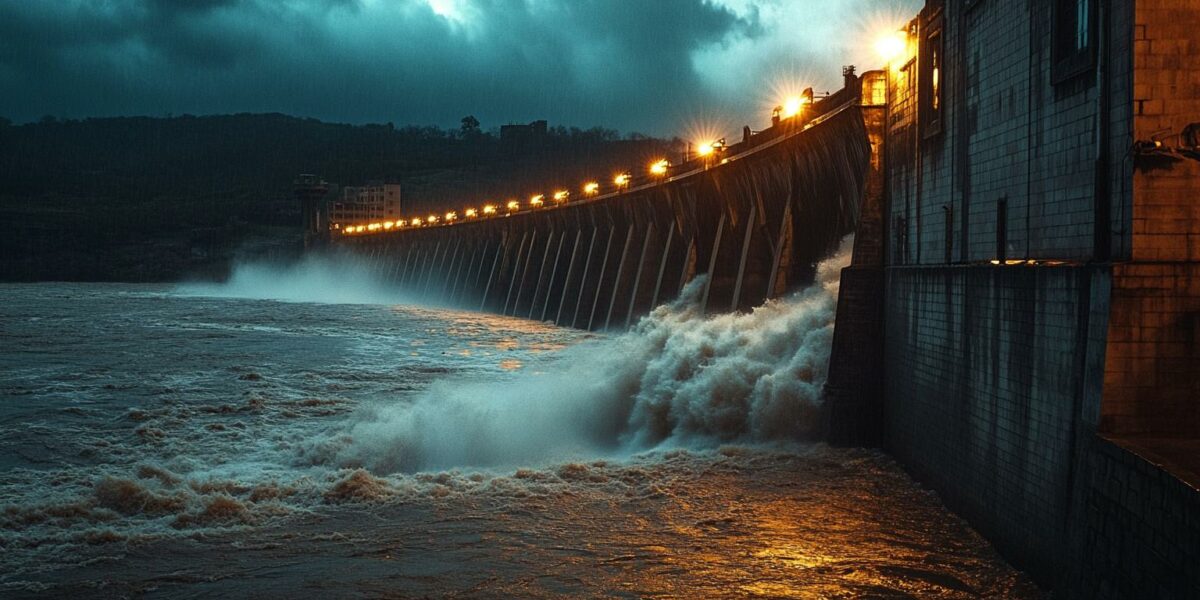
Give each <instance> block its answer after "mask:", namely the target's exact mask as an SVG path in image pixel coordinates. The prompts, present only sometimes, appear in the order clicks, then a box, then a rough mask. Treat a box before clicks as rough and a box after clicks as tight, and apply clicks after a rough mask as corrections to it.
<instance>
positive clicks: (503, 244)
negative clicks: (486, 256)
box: [479, 233, 509, 310]
mask: <svg viewBox="0 0 1200 600" xmlns="http://www.w3.org/2000/svg"><path fill="white" fill-rule="evenodd" d="M508 241H509V236H508V234H506V233H501V237H500V244H499V247H498V248H496V252H495V253H494V254H493V256H492V267H491V269H490V270H489V271H488V279H487V284H486V285H484V288H483V297H482V298H480V299H479V310H484V309H485V308H486V307H487V301H488V296H489V295H490V294H491V291H492V284H493V283H495V281H496V277H497V275H498V274H497V273H496V269H498V268H499V266H500V258H501V257H502V256H504V255H505V254H506V253H507V252H508Z"/></svg>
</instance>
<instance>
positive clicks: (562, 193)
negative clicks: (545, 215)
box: [554, 190, 571, 202]
mask: <svg viewBox="0 0 1200 600" xmlns="http://www.w3.org/2000/svg"><path fill="white" fill-rule="evenodd" d="M570 197H571V192H568V191H567V190H558V191H557V192H554V201H555V202H566V201H567V198H570Z"/></svg>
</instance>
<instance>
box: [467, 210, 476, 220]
mask: <svg viewBox="0 0 1200 600" xmlns="http://www.w3.org/2000/svg"><path fill="white" fill-rule="evenodd" d="M466 215H467V218H468V219H474V218H475V217H477V216H479V213H478V212H477V211H476V210H475V209H473V208H468V209H467V210H466Z"/></svg>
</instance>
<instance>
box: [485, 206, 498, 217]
mask: <svg viewBox="0 0 1200 600" xmlns="http://www.w3.org/2000/svg"><path fill="white" fill-rule="evenodd" d="M483 214H485V215H494V214H496V207H495V206H494V205H492V204H485V205H483Z"/></svg>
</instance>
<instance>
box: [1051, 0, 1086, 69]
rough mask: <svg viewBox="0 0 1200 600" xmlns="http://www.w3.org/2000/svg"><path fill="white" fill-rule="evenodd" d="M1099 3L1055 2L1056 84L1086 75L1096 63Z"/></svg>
mask: <svg viewBox="0 0 1200 600" xmlns="http://www.w3.org/2000/svg"><path fill="white" fill-rule="evenodd" d="M1095 2H1096V0H1055V2H1054V31H1053V34H1054V46H1053V54H1054V72H1053V76H1054V83H1061V82H1063V81H1066V80H1068V79H1072V78H1074V77H1076V76H1078V75H1081V74H1083V73H1087V72H1088V71H1090V70H1091V69H1092V66H1093V65H1094V64H1095V60H1096V59H1095V57H1096V52H1095V46H1096V44H1095V40H1096V9H1095Z"/></svg>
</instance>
